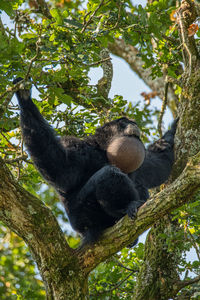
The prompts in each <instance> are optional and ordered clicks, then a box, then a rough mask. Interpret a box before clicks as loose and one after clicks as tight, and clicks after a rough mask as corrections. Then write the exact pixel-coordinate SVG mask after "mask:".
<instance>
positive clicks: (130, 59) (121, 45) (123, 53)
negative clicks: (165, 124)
mask: <svg viewBox="0 0 200 300" xmlns="http://www.w3.org/2000/svg"><path fill="white" fill-rule="evenodd" d="M108 48H109V50H110V51H111V53H113V54H114V55H117V56H119V57H121V58H123V59H124V60H125V61H126V62H127V63H128V64H129V66H130V67H131V69H132V70H133V71H134V72H135V73H136V74H137V75H138V76H139V77H140V78H141V79H142V80H143V81H144V83H145V84H146V85H147V86H149V88H150V89H151V90H153V91H155V92H156V94H157V95H158V97H160V98H161V99H163V98H164V90H165V80H164V78H163V77H157V78H156V79H154V80H152V78H151V69H144V68H143V65H144V62H143V60H142V59H141V57H140V56H139V55H138V54H139V51H138V50H137V49H136V48H135V47H133V46H131V45H127V44H126V43H125V42H124V40H122V39H116V40H115V42H113V43H112V44H111V43H110V44H109V46H108ZM168 98H169V101H175V103H176V104H177V106H178V99H177V96H176V95H175V93H174V90H173V88H172V86H171V85H169V89H168ZM169 106H170V102H169ZM172 112H173V111H172Z"/></svg>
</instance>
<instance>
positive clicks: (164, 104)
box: [158, 81, 169, 137]
mask: <svg viewBox="0 0 200 300" xmlns="http://www.w3.org/2000/svg"><path fill="white" fill-rule="evenodd" d="M168 87H169V82H168V81H167V82H166V83H165V93H164V98H163V102H162V107H161V111H160V116H159V120H158V132H159V135H160V137H161V136H162V120H163V116H164V112H165V109H166V106H167V94H168Z"/></svg>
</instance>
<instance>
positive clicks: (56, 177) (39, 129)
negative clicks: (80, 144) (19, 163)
mask: <svg viewBox="0 0 200 300" xmlns="http://www.w3.org/2000/svg"><path fill="white" fill-rule="evenodd" d="M20 80H21V78H18V79H16V80H15V81H14V82H13V83H17V82H18V81H20ZM16 96H17V99H18V102H19V105H20V110H21V128H22V134H23V138H24V142H25V144H26V147H27V148H28V151H29V153H30V155H31V157H32V159H33V161H34V163H35V165H36V166H37V168H38V170H39V171H40V172H41V174H42V175H43V177H44V178H45V179H46V180H48V181H49V182H50V183H51V184H52V185H54V186H55V187H56V188H57V189H58V190H61V191H62V190H63V188H64V186H65V185H66V178H65V177H66V169H67V160H66V151H65V149H64V148H63V147H62V145H61V144H60V142H59V139H58V138H57V137H56V136H55V132H54V130H53V129H52V128H51V127H50V126H49V124H48V123H47V122H46V121H45V120H44V119H43V117H42V116H41V114H40V112H39V110H38V109H37V107H36V106H35V104H34V103H33V102H32V99H31V93H30V90H27V89H24V88H23V87H20V89H19V91H17V92H16Z"/></svg>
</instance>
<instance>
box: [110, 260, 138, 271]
mask: <svg viewBox="0 0 200 300" xmlns="http://www.w3.org/2000/svg"><path fill="white" fill-rule="evenodd" d="M114 261H115V262H116V264H117V265H118V266H119V267H121V268H123V269H125V270H127V271H131V272H135V273H136V272H138V270H133V269H130V268H128V267H126V266H124V265H123V264H122V263H121V262H120V261H118V260H117V259H114Z"/></svg>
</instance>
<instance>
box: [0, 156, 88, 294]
mask: <svg viewBox="0 0 200 300" xmlns="http://www.w3.org/2000/svg"><path fill="white" fill-rule="evenodd" d="M0 220H2V222H3V223H4V224H5V225H7V226H8V228H10V229H11V230H12V231H14V232H16V233H17V234H18V235H19V236H20V237H22V239H23V240H24V241H25V242H26V243H27V245H28V247H29V249H30V251H31V253H32V255H33V258H34V259H35V261H36V263H37V265H38V268H39V270H40V274H41V276H42V278H43V280H44V282H45V284H46V288H47V298H48V299H61V298H60V295H63V296H64V298H62V299H68V298H67V294H66V291H67V287H68V288H70V289H72V286H70V284H74V291H75V290H76V287H75V286H76V283H77V282H79V281H80V280H81V282H84V278H83V274H82V273H81V272H80V271H79V269H80V268H79V262H78V259H77V258H76V257H75V256H74V255H73V250H72V249H70V248H69V246H68V244H67V242H66V239H65V236H64V234H63V232H62V231H61V229H60V227H59V225H58V223H57V220H56V218H55V217H54V215H53V213H52V212H51V210H50V209H49V208H48V207H47V206H45V205H44V204H43V203H42V202H41V201H40V200H39V199H37V198H36V197H34V196H33V195H31V194H30V193H28V192H27V191H26V190H24V189H23V188H22V187H20V186H19V185H18V184H17V182H15V180H14V179H13V177H12V175H11V173H10V171H9V170H8V168H7V167H6V166H5V164H4V162H3V160H2V159H1V158H0ZM71 270H73V272H72V271H71ZM80 277H81V278H80ZM59 281H60V282H62V283H63V285H61V286H60V289H63V290H57V288H58V282H59ZM70 282H71V283H70ZM77 286H79V289H80V284H79V285H78V284H77ZM77 299H81V298H78V297H77Z"/></svg>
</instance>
